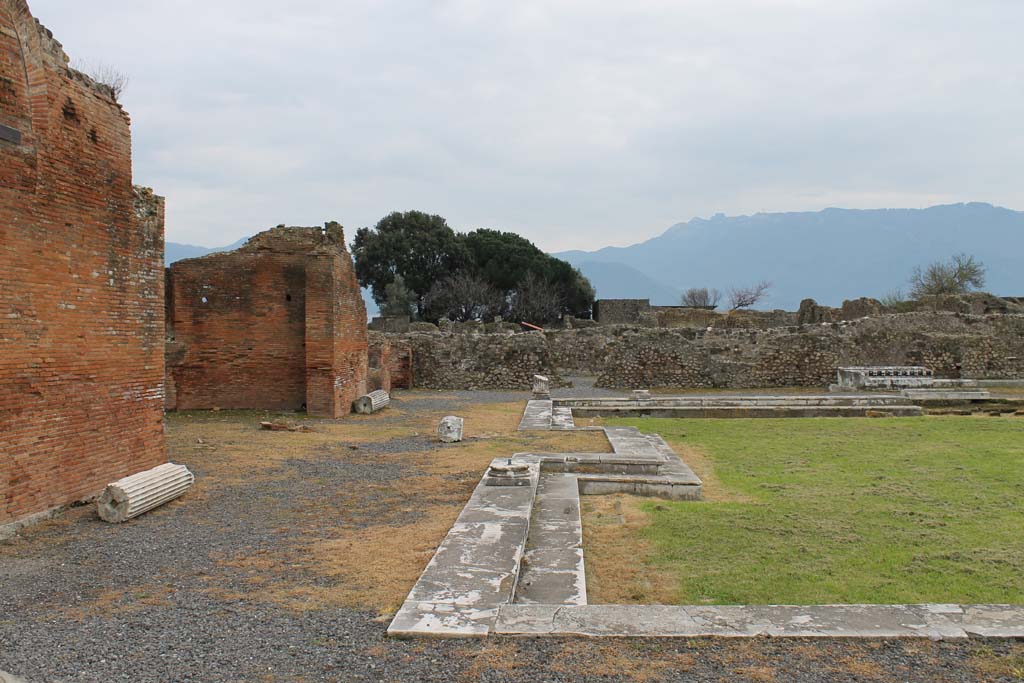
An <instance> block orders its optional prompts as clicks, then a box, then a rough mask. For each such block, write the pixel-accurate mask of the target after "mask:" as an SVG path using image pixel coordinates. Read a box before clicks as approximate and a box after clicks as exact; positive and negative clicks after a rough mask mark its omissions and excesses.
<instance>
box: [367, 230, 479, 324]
mask: <svg viewBox="0 0 1024 683" xmlns="http://www.w3.org/2000/svg"><path fill="white" fill-rule="evenodd" d="M352 256H353V258H354V259H355V266H356V278H357V279H358V280H359V284H360V285H362V286H363V287H369V288H370V289H371V290H372V292H373V299H374V301H376V302H377V305H379V306H381V307H384V306H386V305H387V302H388V295H387V286H388V285H390V284H391V283H393V282H394V281H395V278H396V276H401V278H402V280H403V281H404V286H405V288H406V289H407V290H408V292H409V293H410V294H411V299H412V303H413V306H414V307H415V309H416V311H415V312H416V313H417V314H418V315H422V314H423V298H424V297H425V296H426V295H427V292H429V291H430V288H431V287H432V286H433V285H434V283H435V282H438V281H439V280H443V279H444V278H446V277H448V276H449V275H451V274H453V273H455V272H456V271H458V270H459V269H461V268H462V267H463V266H464V265H465V263H466V260H467V258H466V252H465V248H464V246H463V244H462V241H461V240H460V239H459V237H458V236H457V235H456V234H455V231H454V230H452V229H451V228H450V227H448V223H447V222H446V221H445V219H444V218H442V217H441V216H432V215H429V214H426V213H423V212H422V211H406V212H405V213H399V212H397V211H396V212H394V213H390V214H388V215H387V216H385V217H384V218H382V219H380V221H378V223H377V225H376V227H374V228H373V229H372V230H371V229H370V228H360V229H359V230H357V231H356V236H355V240H354V241H353V243H352Z"/></svg>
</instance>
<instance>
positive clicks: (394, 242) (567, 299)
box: [352, 211, 594, 323]
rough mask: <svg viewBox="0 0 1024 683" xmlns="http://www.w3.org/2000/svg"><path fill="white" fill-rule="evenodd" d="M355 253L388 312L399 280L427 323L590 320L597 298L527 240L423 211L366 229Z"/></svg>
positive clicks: (365, 280)
mask: <svg viewBox="0 0 1024 683" xmlns="http://www.w3.org/2000/svg"><path fill="white" fill-rule="evenodd" d="M352 253H353V256H354V258H355V263H356V277H357V278H358V279H359V283H360V284H361V285H362V286H364V287H370V288H371V290H372V291H373V298H374V300H375V301H376V302H377V303H378V305H380V306H381V308H382V310H385V309H386V310H394V308H395V307H394V306H391V305H390V304H389V301H388V300H389V295H390V294H392V293H393V292H394V291H395V287H393V286H392V287H391V288H390V290H389V285H392V283H393V282H394V281H395V279H396V278H399V279H400V280H401V281H402V282H403V283H404V287H405V290H406V291H407V292H408V296H409V298H410V300H411V301H412V302H413V308H414V309H415V310H414V311H413V313H414V314H415V315H416V316H417V317H419V318H421V319H424V320H433V321H436V320H438V319H440V318H449V319H451V320H472V319H476V320H492V319H494V318H495V317H497V316H502V317H508V316H512V317H515V318H520V317H521V318H523V319H524V322H533V323H547V322H551V321H553V320H556V319H558V318H559V317H561V316H562V315H565V314H569V315H575V316H578V317H587V316H589V314H590V309H591V306H592V305H593V303H594V288H593V287H592V286H591V285H590V282H589V281H587V279H586V278H585V277H584V276H583V274H582V273H580V272H579V270H577V269H575V268H573V267H572V265H570V264H569V263H566V262H565V261H561V260H559V259H556V258H554V257H552V256H549V255H548V254H546V253H544V252H543V251H541V250H540V249H539V248H538V247H537V246H536V245H534V244H533V243H532V242H530V241H529V240H528V239H526V238H524V237H522V236H520V235H517V234H515V233H512V232H501V231H498V230H490V229H486V228H484V229H480V230H474V231H472V232H469V233H466V234H459V233H456V232H455V231H454V230H452V229H451V228H450V227H448V224H447V222H446V221H445V219H444V218H442V217H440V216H431V215H428V214H425V213H423V212H420V211H408V212H405V213H397V212H396V213H392V214H389V215H388V216H385V217H384V218H383V219H381V221H380V222H378V223H377V225H376V227H374V228H373V229H370V228H360V229H359V230H358V231H357V232H356V237H355V241H354V243H353V245H352ZM526 318H529V319H528V320H527V319H526Z"/></svg>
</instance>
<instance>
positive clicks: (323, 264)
mask: <svg viewBox="0 0 1024 683" xmlns="http://www.w3.org/2000/svg"><path fill="white" fill-rule="evenodd" d="M167 288H168V295H167V320H168V335H169V337H170V340H169V341H168V345H167V385H168V392H167V407H168V409H179V410H190V409H209V408H255V409H265V410H301V409H302V408H304V407H305V409H306V410H307V412H308V413H309V414H310V415H318V416H323V417H340V416H342V415H346V414H348V413H349V412H351V406H352V401H353V400H355V399H356V398H357V397H358V396H360V395H362V394H363V393H365V392H366V389H367V376H368V368H367V330H366V307H365V305H364V304H363V299H362V296H361V295H360V291H359V285H358V284H357V283H356V278H355V272H354V269H353V266H352V258H351V256H350V255H349V253H348V251H347V249H346V248H345V237H344V233H343V230H342V228H341V226H340V225H338V224H337V223H328V224H327V226H326V228H286V227H284V226H279V227H277V228H274V229H272V230H267V231H266V232H262V233H260V234H258V235H256V236H255V237H253V238H252V239H250V240H249V241H248V242H246V244H245V245H244V246H243V247H241V248H240V249H236V250H235V251H230V252H222V253H216V254H210V255H207V256H203V257H201V258H195V259H187V260H184V261H178V262H177V263H175V264H173V265H172V266H171V267H170V268H169V269H168V276H167ZM380 388H384V389H388V388H389V387H388V386H382V387H380Z"/></svg>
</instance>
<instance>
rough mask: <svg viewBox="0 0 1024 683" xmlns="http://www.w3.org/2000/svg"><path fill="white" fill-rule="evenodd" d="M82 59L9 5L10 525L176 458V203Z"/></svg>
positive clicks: (2, 393)
mask: <svg viewBox="0 0 1024 683" xmlns="http://www.w3.org/2000/svg"><path fill="white" fill-rule="evenodd" d="M67 64H68V58H67V56H66V55H65V54H64V51H63V49H62V48H61V46H60V44H59V43H57V42H56V41H55V40H53V37H52V35H51V34H50V33H49V32H48V31H47V30H46V29H45V28H43V27H42V26H41V25H39V24H38V23H37V22H36V21H35V19H33V17H32V16H31V14H30V13H29V9H28V5H27V4H26V3H25V1H24V0H0V525H4V524H6V523H9V522H13V521H16V520H18V519H21V518H23V517H26V516H28V515H31V514H33V513H38V512H43V511H46V510H48V509H51V508H54V507H58V506H61V505H64V504H68V503H71V502H74V501H76V500H80V499H83V498H87V497H89V496H91V495H93V494H95V493H97V492H98V491H99V490H100V489H101V488H102V487H103V486H104V485H106V484H107V483H109V482H110V481H113V480H115V479H118V478H120V477H123V476H125V475H128V474H133V473H135V472H138V471H140V470H144V469H148V468H150V467H153V466H155V465H158V464H160V463H162V462H165V460H166V455H165V451H164V435H163V411H162V408H163V400H164V397H163V375H164V355H163V347H164V344H163V341H164V340H163V336H164V320H163V298H164V293H163V250H164V233H163V200H162V199H161V198H159V197H155V196H154V195H153V194H152V192H149V191H147V190H137V191H135V190H133V188H132V166H131V135H130V132H129V119H128V115H127V114H126V113H125V112H124V111H123V110H122V109H121V107H120V105H118V104H117V103H116V102H115V100H114V97H113V94H112V93H111V92H110V90H109V88H106V87H104V86H101V85H98V84H96V83H94V82H93V81H92V80H91V79H89V78H88V77H86V76H84V75H82V74H80V73H78V72H76V71H73V70H71V69H69V68H68V66H67Z"/></svg>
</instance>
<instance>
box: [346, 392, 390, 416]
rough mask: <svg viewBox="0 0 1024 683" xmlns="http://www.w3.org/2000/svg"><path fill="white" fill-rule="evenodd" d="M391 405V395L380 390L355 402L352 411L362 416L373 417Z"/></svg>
mask: <svg viewBox="0 0 1024 683" xmlns="http://www.w3.org/2000/svg"><path fill="white" fill-rule="evenodd" d="M389 405H391V395H390V394H388V392H386V391H384V390H382V389H378V390H377V391H371V392H370V393H368V394H366V395H365V396H360V397H359V398H357V399H356V400H355V401H353V402H352V410H354V411H355V412H356V413H358V414H360V415H372V414H373V413H376V412H377V411H378V410H384V409H385V408H387V407H388V406H389Z"/></svg>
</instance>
